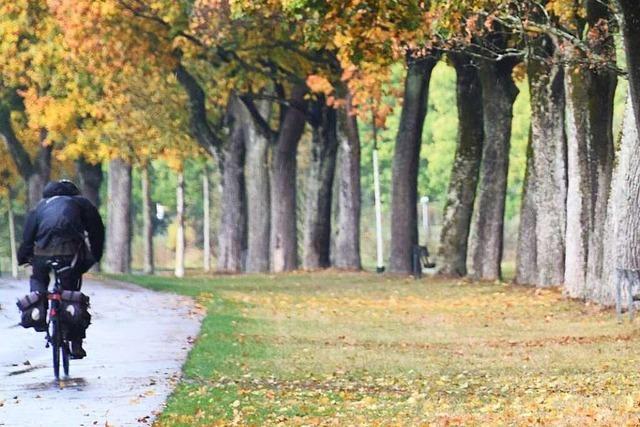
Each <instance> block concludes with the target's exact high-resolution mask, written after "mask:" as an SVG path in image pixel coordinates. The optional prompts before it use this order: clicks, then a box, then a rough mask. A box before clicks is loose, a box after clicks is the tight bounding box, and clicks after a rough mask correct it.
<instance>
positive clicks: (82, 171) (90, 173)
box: [76, 157, 103, 208]
mask: <svg viewBox="0 0 640 427" xmlns="http://www.w3.org/2000/svg"><path fill="white" fill-rule="evenodd" d="M76 171H77V173H78V177H79V180H80V182H79V185H80V191H81V192H82V195H83V196H84V197H86V198H87V199H89V201H90V202H91V203H93V205H94V206H95V207H97V208H99V207H100V187H101V186H102V179H103V174H102V164H101V163H96V164H92V163H89V162H87V161H86V160H85V158H84V157H80V158H79V159H78V160H77V161H76Z"/></svg>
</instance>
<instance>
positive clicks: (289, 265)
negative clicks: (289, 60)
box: [270, 86, 306, 272]
mask: <svg viewBox="0 0 640 427" xmlns="http://www.w3.org/2000/svg"><path fill="white" fill-rule="evenodd" d="M305 93H306V88H305V87H304V86H297V87H294V89H293V92H292V94H291V99H290V101H289V103H290V104H291V106H290V107H288V108H286V111H284V115H283V117H282V119H281V124H280V129H279V132H278V138H277V141H276V144H275V146H274V147H273V152H272V158H271V239H270V240H271V270H272V271H274V272H281V271H290V270H295V269H296V268H297V266H298V238H297V227H296V225H297V219H296V217H297V215H296V194H297V190H296V154H297V150H298V142H299V141H300V138H301V137H302V132H303V131H304V125H305V116H304V109H305V107H304V102H305V101H304V96H305Z"/></svg>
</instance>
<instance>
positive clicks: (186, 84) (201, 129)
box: [175, 63, 222, 157]
mask: <svg viewBox="0 0 640 427" xmlns="http://www.w3.org/2000/svg"><path fill="white" fill-rule="evenodd" d="M175 73H176V77H177V79H178V82H179V83H180V84H181V85H182V87H183V88H184V89H185V92H186V93H187V96H188V97H189V121H190V128H191V133H192V136H193V137H194V138H195V139H196V141H198V143H199V144H200V145H201V146H202V147H203V148H204V149H205V150H207V151H208V152H209V153H211V155H212V156H214V157H218V155H219V150H220V147H221V146H222V139H221V138H220V137H219V136H218V135H217V134H216V132H215V131H214V130H213V128H212V127H211V124H210V123H209V119H208V118H207V106H206V98H205V93H204V90H203V89H202V87H201V86H200V84H199V83H198V82H197V81H196V79H195V78H194V77H193V76H192V75H191V74H190V73H189V72H188V71H187V69H186V68H184V66H183V65H182V64H181V63H178V66H177V67H176V70H175Z"/></svg>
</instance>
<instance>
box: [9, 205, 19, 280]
mask: <svg viewBox="0 0 640 427" xmlns="http://www.w3.org/2000/svg"><path fill="white" fill-rule="evenodd" d="M12 203H13V201H12V200H11V194H9V246H11V276H12V277H13V278H14V279H17V278H18V252H17V249H16V225H15V219H14V216H13V205H12Z"/></svg>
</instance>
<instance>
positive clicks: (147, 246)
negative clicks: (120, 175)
mask: <svg viewBox="0 0 640 427" xmlns="http://www.w3.org/2000/svg"><path fill="white" fill-rule="evenodd" d="M149 174H150V166H149V164H145V165H144V166H143V168H142V244H143V252H144V257H143V265H142V270H143V271H144V273H145V274H153V272H154V270H155V266H154V259H153V207H152V204H151V179H150V176H149Z"/></svg>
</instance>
